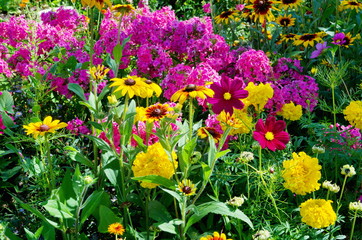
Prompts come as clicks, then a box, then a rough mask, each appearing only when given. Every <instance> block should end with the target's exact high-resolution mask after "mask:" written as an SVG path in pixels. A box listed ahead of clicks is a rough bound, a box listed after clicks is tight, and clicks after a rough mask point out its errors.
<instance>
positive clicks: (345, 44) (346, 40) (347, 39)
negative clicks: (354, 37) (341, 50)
mask: <svg viewBox="0 0 362 240" xmlns="http://www.w3.org/2000/svg"><path fill="white" fill-rule="evenodd" d="M343 41H344V43H343V45H344V46H348V45H349V44H350V43H351V39H350V38H349V37H344V38H343Z"/></svg>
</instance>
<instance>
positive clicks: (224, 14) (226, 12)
mask: <svg viewBox="0 0 362 240" xmlns="http://www.w3.org/2000/svg"><path fill="white" fill-rule="evenodd" d="M233 13H234V12H233V11H225V12H222V13H221V14H220V18H229V16H231V15H232V14H233Z"/></svg>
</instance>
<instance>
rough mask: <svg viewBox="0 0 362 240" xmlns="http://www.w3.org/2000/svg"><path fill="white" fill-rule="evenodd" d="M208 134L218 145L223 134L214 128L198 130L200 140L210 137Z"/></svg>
mask: <svg viewBox="0 0 362 240" xmlns="http://www.w3.org/2000/svg"><path fill="white" fill-rule="evenodd" d="M207 133H209V134H210V135H211V136H212V138H213V139H214V141H215V142H216V143H218V142H219V141H220V138H221V134H220V133H219V132H218V131H217V130H216V129H215V128H213V127H202V128H200V129H199V130H197V135H198V136H199V137H200V138H207V137H208V135H207Z"/></svg>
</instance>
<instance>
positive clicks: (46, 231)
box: [41, 222, 55, 240]
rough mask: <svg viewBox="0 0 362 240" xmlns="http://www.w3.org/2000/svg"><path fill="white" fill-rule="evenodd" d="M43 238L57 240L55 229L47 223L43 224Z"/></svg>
mask: <svg viewBox="0 0 362 240" xmlns="http://www.w3.org/2000/svg"><path fill="white" fill-rule="evenodd" d="M42 225H43V231H42V234H41V235H42V236H43V237H44V239H46V240H55V228H54V227H53V226H51V225H49V224H48V223H46V222H43V224H42Z"/></svg>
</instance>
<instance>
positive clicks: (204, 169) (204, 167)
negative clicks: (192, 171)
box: [201, 162, 211, 181]
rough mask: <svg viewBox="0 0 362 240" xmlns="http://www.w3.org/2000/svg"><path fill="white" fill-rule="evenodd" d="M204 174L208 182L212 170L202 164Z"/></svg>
mask: <svg viewBox="0 0 362 240" xmlns="http://www.w3.org/2000/svg"><path fill="white" fill-rule="evenodd" d="M201 167H202V174H203V175H204V177H203V179H204V181H207V180H208V179H209V177H210V175H211V168H210V167H209V165H207V164H206V163H204V162H201Z"/></svg>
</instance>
